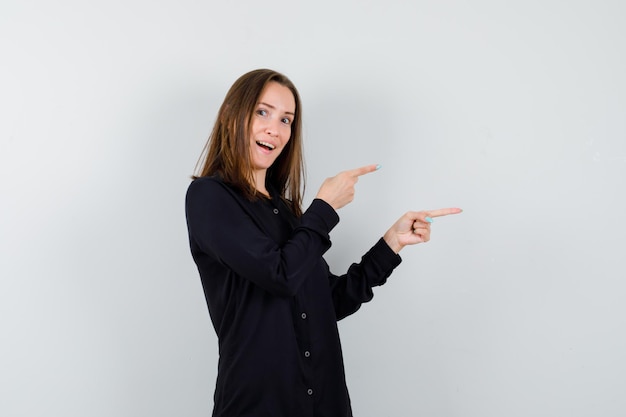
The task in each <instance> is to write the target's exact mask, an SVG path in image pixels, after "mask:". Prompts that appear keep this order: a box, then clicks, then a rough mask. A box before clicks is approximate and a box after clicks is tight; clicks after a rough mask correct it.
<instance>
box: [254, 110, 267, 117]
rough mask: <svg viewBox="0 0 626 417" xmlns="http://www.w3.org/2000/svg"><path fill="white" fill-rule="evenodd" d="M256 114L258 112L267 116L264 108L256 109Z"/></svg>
mask: <svg viewBox="0 0 626 417" xmlns="http://www.w3.org/2000/svg"><path fill="white" fill-rule="evenodd" d="M256 114H258V115H259V116H267V110H265V109H258V110H257V111H256Z"/></svg>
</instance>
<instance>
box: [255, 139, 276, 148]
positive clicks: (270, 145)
mask: <svg viewBox="0 0 626 417" xmlns="http://www.w3.org/2000/svg"><path fill="white" fill-rule="evenodd" d="M256 144H257V145H259V146H263V147H264V148H267V149H269V150H270V151H272V150H274V148H276V146H274V145H272V144H271V143H267V142H263V141H261V140H257V141H256Z"/></svg>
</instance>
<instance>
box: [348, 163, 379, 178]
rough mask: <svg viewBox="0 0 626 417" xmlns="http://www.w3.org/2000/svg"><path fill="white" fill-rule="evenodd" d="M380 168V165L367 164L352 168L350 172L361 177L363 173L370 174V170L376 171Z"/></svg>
mask: <svg viewBox="0 0 626 417" xmlns="http://www.w3.org/2000/svg"><path fill="white" fill-rule="evenodd" d="M378 169H380V165H376V164H372V165H365V166H363V167H360V168H355V169H351V170H349V171H348V173H349V174H350V175H352V176H355V177H360V176H361V175H365V174H369V173H370V172H374V171H376V170H378Z"/></svg>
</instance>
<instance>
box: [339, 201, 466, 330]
mask: <svg viewBox="0 0 626 417" xmlns="http://www.w3.org/2000/svg"><path fill="white" fill-rule="evenodd" d="M461 211H462V210H461V209H459V208H446V209H438V210H429V211H420V212H407V213H406V214H404V215H403V216H402V217H400V218H399V219H398V221H396V222H395V223H394V224H393V225H392V226H391V227H390V228H389V230H387V232H386V233H385V235H384V236H383V238H381V239H380V240H379V241H378V242H377V243H376V244H375V245H374V246H373V247H372V248H371V249H370V250H369V251H368V252H367V253H366V254H365V255H364V256H363V258H362V259H361V262H360V263H355V264H352V265H351V266H350V268H349V269H348V272H347V273H346V274H345V275H342V276H336V275H333V274H331V273H330V271H329V279H330V286H331V290H332V297H333V304H334V306H335V314H336V315H337V320H341V319H342V318H344V317H347V316H349V315H350V314H352V313H354V312H355V311H357V310H358V309H359V308H360V307H361V304H363V303H365V302H368V301H370V300H371V299H372V297H373V296H374V293H373V291H372V288H373V287H376V286H379V285H383V284H384V283H385V282H386V281H387V278H388V277H389V275H391V272H392V271H393V270H394V268H395V267H396V266H398V265H399V264H400V262H401V258H400V256H399V255H398V252H400V250H402V248H404V247H405V246H407V245H415V244H418V243H424V242H428V241H429V240H430V225H431V224H432V222H433V218H434V217H440V216H446V215H450V214H457V213H461Z"/></svg>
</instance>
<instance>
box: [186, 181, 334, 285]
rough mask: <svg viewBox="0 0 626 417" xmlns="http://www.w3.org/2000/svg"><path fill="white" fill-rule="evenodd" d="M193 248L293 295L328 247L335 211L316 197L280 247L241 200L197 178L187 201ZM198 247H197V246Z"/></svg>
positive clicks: (243, 275) (261, 283) (245, 275)
mask: <svg viewBox="0 0 626 417" xmlns="http://www.w3.org/2000/svg"><path fill="white" fill-rule="evenodd" d="M185 208H186V215H187V226H188V230H189V237H190V241H191V244H192V250H199V251H201V252H203V253H205V254H207V255H208V256H211V257H213V258H215V259H217V260H219V261H220V262H221V263H223V264H224V265H226V266H227V267H228V268H229V269H231V270H232V271H233V272H235V273H236V274H238V275H239V276H241V277H244V278H246V279H249V280H250V281H252V282H254V283H255V284H257V285H259V286H260V287H263V288H265V289H266V290H267V291H269V292H271V293H273V294H276V295H279V296H293V295H294V294H295V293H296V292H297V290H298V288H299V286H300V284H301V283H302V282H303V280H304V279H306V277H307V276H308V272H309V271H310V270H311V269H312V268H313V266H314V265H315V263H316V262H318V261H319V259H320V258H321V257H322V255H323V254H324V253H325V252H326V251H327V250H328V248H329V247H330V245H331V243H330V238H329V232H330V231H331V230H332V228H333V227H334V226H335V225H336V224H337V223H338V221H339V218H338V216H337V213H336V212H335V211H334V209H333V208H332V207H331V206H330V205H329V204H327V203H326V202H324V201H323V200H320V199H315V200H314V201H313V202H312V203H311V206H310V207H309V208H308V209H307V210H306V212H305V213H304V214H303V215H302V217H301V221H300V225H299V226H298V227H296V228H295V229H294V231H293V233H292V236H291V238H290V239H289V240H288V241H287V242H286V243H285V244H284V245H282V246H279V245H277V244H276V243H275V242H274V240H273V239H271V238H270V237H269V236H267V235H266V234H265V233H264V232H263V231H262V230H261V229H260V228H259V227H258V226H257V225H256V224H255V222H254V220H253V219H252V218H251V217H250V215H249V214H248V213H247V212H246V210H245V209H244V208H243V207H242V205H241V204H240V202H239V201H238V200H237V198H236V197H235V196H234V195H232V194H231V191H230V190H228V189H227V188H226V187H225V186H224V185H222V184H220V183H219V182H217V181H214V180H212V179H208V178H206V179H199V180H195V181H194V182H192V183H191V185H190V186H189V189H188V191H187V197H186V206H185ZM194 246H195V248H194Z"/></svg>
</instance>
